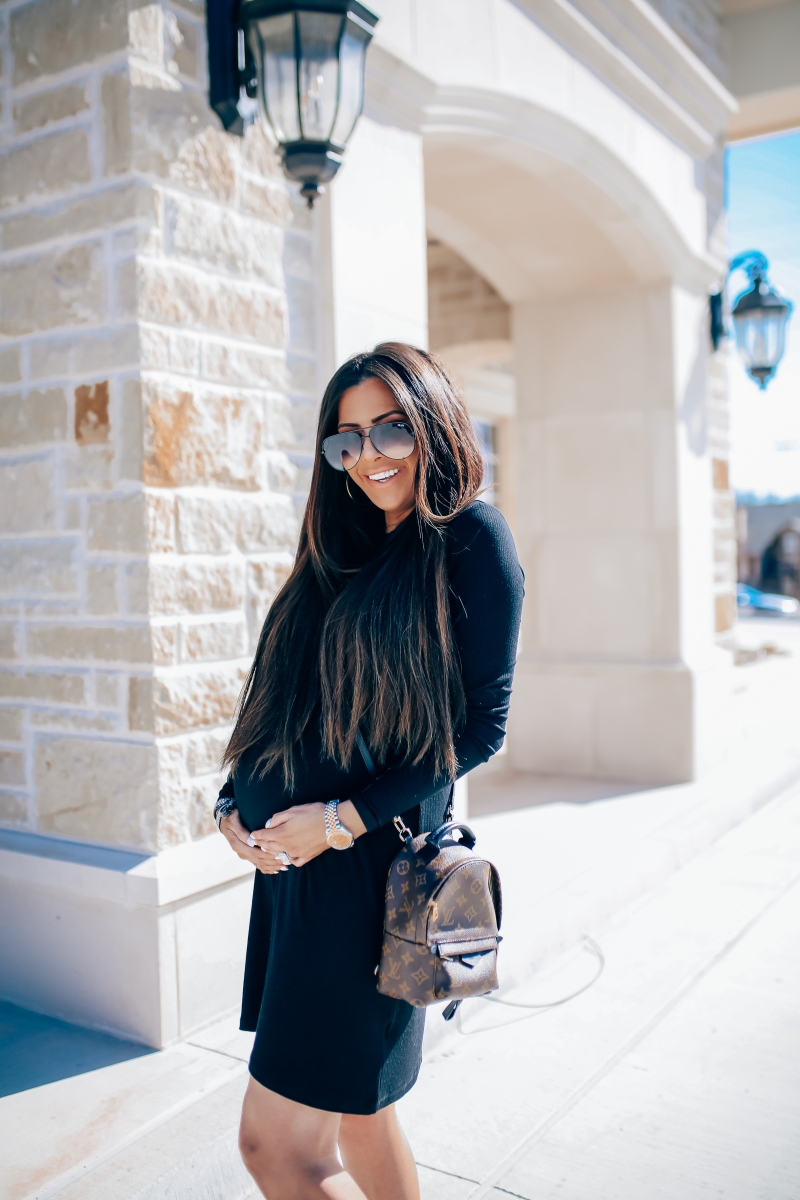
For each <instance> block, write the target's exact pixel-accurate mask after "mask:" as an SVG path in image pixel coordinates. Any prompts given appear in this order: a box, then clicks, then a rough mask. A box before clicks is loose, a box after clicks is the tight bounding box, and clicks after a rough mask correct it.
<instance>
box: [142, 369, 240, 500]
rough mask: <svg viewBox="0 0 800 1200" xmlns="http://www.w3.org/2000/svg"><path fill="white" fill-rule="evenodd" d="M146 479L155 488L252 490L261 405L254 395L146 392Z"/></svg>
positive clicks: (152, 386) (151, 386)
mask: <svg viewBox="0 0 800 1200" xmlns="http://www.w3.org/2000/svg"><path fill="white" fill-rule="evenodd" d="M144 393H145V395H144V400H145V416H146V424H145V459H144V480H145V483H147V484H150V485H151V486H154V487H179V486H182V485H183V486H186V485H191V484H208V483H221V484H226V485H228V486H232V487H237V488H244V489H249V490H255V489H256V488H258V486H259V482H260V480H259V472H258V451H259V449H260V446H261V438H262V433H263V405H262V404H261V403H260V402H259V400H257V399H256V398H255V397H253V396H237V395H230V396H219V395H214V394H213V393H207V394H203V395H197V394H195V393H194V392H193V391H189V390H186V391H178V390H176V389H173V388H168V387H165V386H162V385H160V384H156V383H148V384H147V385H146V386H145V389H144Z"/></svg>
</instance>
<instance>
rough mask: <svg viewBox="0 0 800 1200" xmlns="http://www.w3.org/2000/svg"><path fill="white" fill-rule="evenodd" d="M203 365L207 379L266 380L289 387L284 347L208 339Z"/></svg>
mask: <svg viewBox="0 0 800 1200" xmlns="http://www.w3.org/2000/svg"><path fill="white" fill-rule="evenodd" d="M202 368H203V375H204V377H205V378H206V379H209V380H214V379H218V380H219V381H220V382H222V383H226V384H229V385H230V384H232V383H249V384H256V385H259V384H261V385H263V384H266V385H267V386H268V387H273V388H285V387H287V386H288V384H289V379H288V373H287V370H286V360H285V358H284V356H283V354H282V353H281V352H280V351H273V352H272V353H270V352H269V351H266V350H260V349H258V348H257V347H255V346H242V345H235V344H234V345H231V344H230V343H227V342H213V341H210V340H208V339H207V340H206V341H204V342H203V345H202Z"/></svg>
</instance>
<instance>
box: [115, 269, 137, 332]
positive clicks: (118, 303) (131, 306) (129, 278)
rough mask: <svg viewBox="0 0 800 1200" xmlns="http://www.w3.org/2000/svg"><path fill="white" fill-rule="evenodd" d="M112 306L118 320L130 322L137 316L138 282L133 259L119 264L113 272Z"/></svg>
mask: <svg viewBox="0 0 800 1200" xmlns="http://www.w3.org/2000/svg"><path fill="white" fill-rule="evenodd" d="M114 305H115V312H116V316H117V318H118V319H120V318H121V319H122V320H125V319H126V318H127V319H129V320H130V319H131V318H135V317H136V316H137V314H138V307H139V301H138V282H137V277H136V259H134V258H129V259H128V260H127V262H123V263H120V264H119V266H118V267H117V268H116V269H115V271H114Z"/></svg>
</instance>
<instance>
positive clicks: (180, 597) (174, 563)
mask: <svg viewBox="0 0 800 1200" xmlns="http://www.w3.org/2000/svg"><path fill="white" fill-rule="evenodd" d="M243 600H244V588H243V579H242V569H241V565H240V563H239V562H237V561H236V560H235V559H223V560H221V561H216V562H215V561H211V562H209V561H203V560H197V559H193V560H190V561H188V562H185V561H182V560H181V559H169V560H166V561H165V560H163V559H161V560H159V559H153V560H152V561H151V563H150V611H151V613H152V614H153V615H154V616H165V617H167V616H181V615H183V614H184V613H204V612H208V613H210V612H229V611H230V610H231V609H235V608H239V607H240V606H241V604H242V603H243Z"/></svg>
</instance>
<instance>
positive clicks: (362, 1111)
mask: <svg viewBox="0 0 800 1200" xmlns="http://www.w3.org/2000/svg"><path fill="white" fill-rule="evenodd" d="M420 1065H421V1064H420ZM248 1071H249V1073H250V1076H251V1078H252V1079H255V1081H256V1083H260V1084H261V1086H262V1087H264V1088H267V1090H268V1091H270V1092H275V1094H276V1095H277V1096H283V1098H284V1100H292V1101H293V1102H294V1103H295V1104H302V1105H304V1106H305V1107H306V1108H316V1109H318V1110H319V1111H320V1112H331V1113H341V1114H342V1116H343V1117H344V1116H348V1117H372V1116H374V1115H375V1113H378V1112H380V1111H381V1110H382V1109H384V1108H388V1107H389V1105H390V1104H396V1103H397V1101H398V1100H402V1098H403V1096H405V1095H406V1094H407V1093H408V1092H410V1091H411V1089H412V1088H413V1086H414V1084H415V1083H416V1082H417V1079H418V1078H419V1072H420V1068H419V1067H418V1068H417V1070H416V1071H415V1072H414V1078H413V1079H412V1080H411V1081H410V1082H409V1083H407V1084H405V1085H404V1086H403V1087H402V1088H398V1089H397V1091H395V1092H393V1093H391V1095H390V1096H388V1098H384V1097H380V1098H379V1100H378V1103H377V1104H376V1105H375V1106H374V1107H372V1108H353V1107H352V1106H351V1107H350V1108H348V1109H344V1108H341V1107H339V1106H335V1107H334V1106H333V1105H330V1104H319V1103H317V1104H312V1103H311V1102H310V1101H309V1100H308V1099H304V1098H303V1097H302V1096H300V1095H298V1094H297V1093H295V1094H294V1095H289V1093H288V1092H287V1091H286V1090H285V1089H284V1088H282V1087H275V1086H274V1084H269V1083H265V1082H264V1080H263V1079H259V1078H258V1076H257V1075H256V1074H255V1072H254V1071H253V1068H252V1066H249V1067H248Z"/></svg>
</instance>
